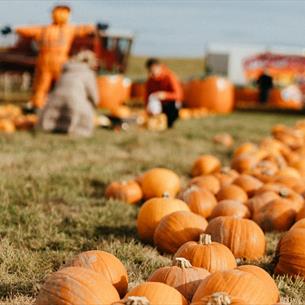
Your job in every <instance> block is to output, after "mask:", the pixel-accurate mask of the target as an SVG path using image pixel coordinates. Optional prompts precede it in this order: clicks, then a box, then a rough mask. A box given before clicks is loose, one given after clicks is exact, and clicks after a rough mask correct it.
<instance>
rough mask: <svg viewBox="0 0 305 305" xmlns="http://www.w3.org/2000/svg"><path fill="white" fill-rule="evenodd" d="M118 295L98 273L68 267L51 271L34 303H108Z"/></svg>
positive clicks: (65, 304)
mask: <svg viewBox="0 0 305 305" xmlns="http://www.w3.org/2000/svg"><path fill="white" fill-rule="evenodd" d="M119 300H120V297H119V294H118V292H117V291H116V289H115V288H114V287H113V286H112V285H111V283H110V282H109V281H108V280H107V279H105V278H104V277H103V276H102V275H101V274H100V273H97V272H95V271H93V270H90V269H88V268H80V267H68V268H63V269H61V270H59V271H57V272H54V273H52V274H51V275H50V276H49V277H48V278H47V280H46V282H45V283H44V284H43V286H42V287H41V289H40V292H39V294H38V296H37V299H36V302H35V305H71V304H82V305H100V304H105V305H110V304H112V303H113V302H116V301H119Z"/></svg>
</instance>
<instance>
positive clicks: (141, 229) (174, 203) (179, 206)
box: [137, 196, 190, 242]
mask: <svg viewBox="0 0 305 305" xmlns="http://www.w3.org/2000/svg"><path fill="white" fill-rule="evenodd" d="M176 211H190V208H189V207H188V205H187V204H186V203H185V202H183V201H182V200H179V199H174V198H169V197H166V196H164V197H162V198H152V199H150V200H148V201H146V202H145V203H144V204H143V205H142V207H141V208H140V211H139V214H138V218H137V229H138V234H139V235H140V237H141V239H142V240H144V241H146V242H152V241H153V236H154V233H155V229H156V227H157V225H158V224H159V222H160V220H161V219H162V218H163V217H164V216H166V215H169V214H171V213H173V212H176Z"/></svg>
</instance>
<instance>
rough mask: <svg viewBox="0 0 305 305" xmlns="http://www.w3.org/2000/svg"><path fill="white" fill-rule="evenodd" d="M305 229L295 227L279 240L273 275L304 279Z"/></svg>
mask: <svg viewBox="0 0 305 305" xmlns="http://www.w3.org/2000/svg"><path fill="white" fill-rule="evenodd" d="M304 249H305V229H304V228H300V227H295V228H293V229H291V230H289V231H288V232H287V233H286V234H285V235H284V236H283V237H282V239H281V240H280V243H279V246H278V263H277V265H276V267H275V273H277V274H287V275H291V276H301V277H303V278H305V251H304Z"/></svg>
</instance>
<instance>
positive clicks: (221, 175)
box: [214, 167, 239, 191]
mask: <svg viewBox="0 0 305 305" xmlns="http://www.w3.org/2000/svg"><path fill="white" fill-rule="evenodd" d="M214 176H215V177H216V178H217V179H218V181H219V183H220V187H224V186H227V185H229V184H232V183H233V181H234V180H235V179H236V178H237V177H238V176H239V173H238V172H237V171H235V170H234V169H231V168H229V167H223V168H221V169H220V171H219V172H218V173H215V174H214ZM219 189H220V188H219ZM219 189H218V191H219Z"/></svg>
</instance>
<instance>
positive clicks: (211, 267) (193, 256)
mask: <svg viewBox="0 0 305 305" xmlns="http://www.w3.org/2000/svg"><path fill="white" fill-rule="evenodd" d="M175 257H184V258H186V259H187V260H189V261H190V262H191V264H192V265H193V266H195V267H200V268H204V269H206V270H208V271H209V272H211V273H213V272H215V271H221V270H227V269H234V268H235V267H236V261H235V257H234V255H233V254H232V252H231V251H230V249H228V248H227V247H226V246H225V245H223V244H220V243H218V242H212V239H211V235H208V234H201V235H200V238H199V241H198V242H194V241H189V242H187V243H185V244H183V245H182V246H181V247H180V248H179V249H178V251H177V252H176V254H175Z"/></svg>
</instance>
